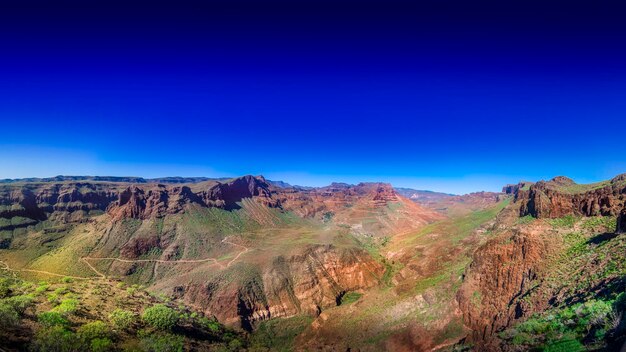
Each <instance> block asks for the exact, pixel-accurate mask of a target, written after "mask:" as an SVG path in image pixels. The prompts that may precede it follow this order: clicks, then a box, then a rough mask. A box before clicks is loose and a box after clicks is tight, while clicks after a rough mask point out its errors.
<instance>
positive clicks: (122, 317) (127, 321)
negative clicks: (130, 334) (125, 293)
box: [109, 308, 137, 330]
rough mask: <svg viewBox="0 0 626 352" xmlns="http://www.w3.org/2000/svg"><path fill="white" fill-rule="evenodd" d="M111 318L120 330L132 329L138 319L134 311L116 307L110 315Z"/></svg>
mask: <svg viewBox="0 0 626 352" xmlns="http://www.w3.org/2000/svg"><path fill="white" fill-rule="evenodd" d="M109 319H110V320H111V323H113V326H115V327H116V328H118V329H120V330H128V329H130V328H131V327H132V326H133V325H134V324H135V322H136V321H137V317H136V316H135V314H133V312H129V311H126V310H123V309H119V308H118V309H116V310H114V311H113V312H112V313H111V314H110V315H109Z"/></svg>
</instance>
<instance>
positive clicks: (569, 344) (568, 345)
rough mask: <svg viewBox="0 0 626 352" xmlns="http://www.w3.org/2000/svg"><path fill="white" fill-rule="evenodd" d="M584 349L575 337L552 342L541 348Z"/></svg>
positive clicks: (575, 351)
mask: <svg viewBox="0 0 626 352" xmlns="http://www.w3.org/2000/svg"><path fill="white" fill-rule="evenodd" d="M585 350H586V349H585V346H583V344H581V343H580V342H579V341H578V340H575V339H562V340H559V341H556V342H552V343H550V344H548V345H547V346H546V347H545V348H544V349H543V351H544V352H582V351H585Z"/></svg>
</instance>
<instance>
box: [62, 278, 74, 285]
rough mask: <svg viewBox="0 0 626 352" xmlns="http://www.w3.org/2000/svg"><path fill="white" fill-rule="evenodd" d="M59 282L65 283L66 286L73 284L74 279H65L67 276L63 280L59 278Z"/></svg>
mask: <svg viewBox="0 0 626 352" xmlns="http://www.w3.org/2000/svg"><path fill="white" fill-rule="evenodd" d="M61 282H63V283H66V284H69V283H72V282H74V279H72V278H71V277H67V276H66V277H64V278H61Z"/></svg>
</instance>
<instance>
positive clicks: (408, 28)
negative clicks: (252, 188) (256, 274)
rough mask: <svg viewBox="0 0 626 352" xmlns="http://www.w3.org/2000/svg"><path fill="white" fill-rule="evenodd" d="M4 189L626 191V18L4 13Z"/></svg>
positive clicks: (10, 8)
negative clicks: (531, 186)
mask: <svg viewBox="0 0 626 352" xmlns="http://www.w3.org/2000/svg"><path fill="white" fill-rule="evenodd" d="M2 6H3V7H6V8H4V9H2V10H3V11H0V12H1V14H0V17H2V18H0V20H1V21H0V23H1V24H0V30H2V31H3V33H6V34H8V35H6V36H4V37H3V38H2V39H1V40H2V48H3V51H4V52H5V53H7V55H2V56H0V82H1V83H2V84H0V121H1V122H2V129H1V130H0V178H17V177H31V176H41V177H45V176H53V175H58V174H91V175H94V174H97V175H134V176H144V177H159V176H173V175H179V176H235V175H242V174H263V175H265V176H266V177H268V178H271V179H281V180H284V181H287V182H290V183H294V184H303V185H324V184H328V183H330V182H332V181H343V182H353V183H354V182H359V181H387V182H392V183H393V184H394V185H397V186H405V187H414V188H419V189H432V190H438V191H446V192H452V193H465V192H470V191H478V190H499V189H500V187H501V186H502V185H503V184H504V183H510V182H517V181H518V180H520V179H528V180H537V179H545V178H551V177H553V176H556V175H568V176H570V177H572V178H574V179H575V180H577V181H579V182H593V181H599V180H602V179H607V178H610V177H613V176H615V175H616V174H619V173H623V172H626V158H625V157H624V143H623V131H624V130H625V128H626V119H625V118H624V117H625V116H626V100H625V99H624V96H626V85H624V82H625V81H626V64H625V63H626V47H625V46H624V45H621V44H622V43H623V42H624V40H625V39H626V28H625V24H624V22H623V21H622V20H621V19H620V18H619V16H618V14H619V12H617V11H615V9H611V8H609V7H608V5H606V4H603V5H602V6H604V7H603V8H590V7H588V6H584V5H583V4H579V3H576V2H570V3H569V4H568V6H566V7H565V6H559V5H557V4H556V3H554V4H553V5H552V6H551V7H549V6H546V5H539V3H537V4H534V3H532V2H524V3H523V4H522V3H520V4H517V5H513V4H496V3H493V4H490V3H482V5H481V6H476V5H472V4H468V3H467V2H465V3H464V2H450V1H448V2H446V1H444V2H421V3H420V5H408V3H402V2H385V4H384V5H382V3H376V2H323V1H322V2H308V1H303V2H283V3H278V2H269V3H263V4H262V5H261V3H257V2H249V3H246V2H240V1H231V2H181V3H177V5H176V7H172V5H165V4H161V3H159V2H146V3H141V2H137V3H134V5H132V6H129V5H126V4H124V3H122V2H120V3H116V2H101V3H98V2H90V3H89V4H86V3H85V2H75V3H71V2H61V3H57V4H55V6H54V7H51V5H45V4H44V3H43V2H42V3H37V2H15V3H13V4H11V2H7V3H6V4H3V5H2Z"/></svg>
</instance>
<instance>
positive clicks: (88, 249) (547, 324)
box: [0, 174, 626, 351]
mask: <svg viewBox="0 0 626 352" xmlns="http://www.w3.org/2000/svg"><path fill="white" fill-rule="evenodd" d="M625 202H626V174H623V175H619V176H617V177H615V178H613V179H611V180H607V181H604V182H599V183H595V184H587V185H580V184H576V183H575V182H574V181H572V180H571V179H569V178H567V177H562V176H560V177H555V178H553V179H551V180H549V181H538V182H536V183H533V182H520V183H519V184H515V185H506V186H505V187H503V190H502V192H478V193H471V194H467V195H452V194H445V193H438V192H430V191H420V190H413V189H407V188H394V187H393V186H392V185H390V184H385V183H359V184H357V185H350V184H344V183H333V184H331V185H329V186H326V187H300V186H292V185H289V184H287V183H285V182H280V181H268V180H266V179H265V178H264V177H262V176H252V175H247V176H242V177H236V178H229V179H225V178H221V179H211V178H204V177H193V178H182V177H166V178H159V179H143V178H138V177H98V176H57V177H52V178H30V179H20V180H2V181H0V262H1V264H2V266H3V269H2V271H1V273H2V277H1V278H0V299H1V301H0V318H2V319H0V320H2V321H3V322H0V324H4V326H3V329H2V331H1V332H0V336H1V337H2V340H0V346H2V349H3V350H11V351H12V350H16V351H17V350H26V349H29V348H30V349H35V350H37V349H40V350H41V349H43V347H42V346H48V347H47V348H48V349H49V350H85V349H87V350H89V349H91V350H98V348H100V347H94V346H95V345H94V344H104V345H106V346H107V347H106V349H108V350H160V349H159V348H161V347H163V346H165V345H172V346H180V347H181V348H184V349H187V350H232V351H236V350H248V351H268V350H269V351H274V350H277V351H283V350H297V351H312V350H316V351H380V350H388V351H432V350H441V351H459V350H477V351H519V350H531V349H543V350H549V351H556V350H568V351H569V350H619V348H621V346H622V345H623V344H624V340H625V339H624V336H625V330H626V318H623V316H622V313H623V311H624V307H626V294H625V293H624V292H625V289H626V261H625V256H624V253H625V250H626V237H624V232H626V207H625ZM16 302H22V303H20V304H21V305H20V304H17V303H16ZM68 302H72V303H71V304H73V305H74V309H65V308H63V307H65V306H67V305H69V304H70V303H68ZM59 307H62V308H59ZM154 307H158V309H161V310H162V311H166V310H167V311H168V312H169V313H171V315H172V316H175V318H176V319H173V318H172V319H173V320H174V321H175V323H174V324H173V325H171V326H168V327H165V328H164V327H163V326H161V325H159V324H154V323H153V320H151V315H150V314H151V312H152V310H151V309H153V308H154ZM64 309H65V310H64ZM114 311H116V312H118V311H123V312H126V313H127V315H128V317H129V319H131V318H132V322H131V323H129V324H128V325H125V326H124V327H120V325H119V324H117V323H119V321H118V320H119V319H117V318H116V317H117V316H116V315H115V314H113V312H114ZM55 314H56V315H58V321H57V323H55V322H52V323H51V322H50V321H48V320H47V319H50V318H49V316H51V315H54V316H56V315H55ZM120 314H121V313H120ZM59 319H60V320H59ZM159 319H160V318H159ZM158 321H160V322H161V321H162V320H158ZM98 324H99V325H100V326H101V327H102V330H103V331H105V332H100V333H98V334H95V335H93V334H92V335H93V336H92V335H89V336H87V335H86V334H87V333H86V332H85V330H89V329H93V325H98ZM85 326H89V328H86V327H85ZM55 334H56V335H55ZM96 335H97V336H96ZM51 336H52V337H51ZM63 336H71V338H67V341H66V340H65V338H63ZM85 336H87V337H85ZM94 336H96V337H94ZM70 340H71V341H74V340H76V341H82V342H80V343H82V345H79V344H78V342H76V343H77V345H71V344H72V342H70ZM94 341H96V342H94ZM103 341H104V342H103ZM46 343H47V345H46ZM55 343H56V344H57V345H55ZM58 344H66V345H71V346H70V347H67V346H66V347H67V348H66V349H63V348H65V347H63V346H61V347H63V348H61V347H59V345H58ZM64 346H65V345H64ZM155 346H156V347H155ZM159 346H160V347H159ZM55 348H58V349H55ZM106 349H104V350H106Z"/></svg>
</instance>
